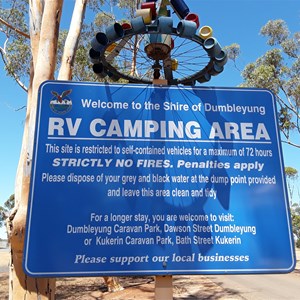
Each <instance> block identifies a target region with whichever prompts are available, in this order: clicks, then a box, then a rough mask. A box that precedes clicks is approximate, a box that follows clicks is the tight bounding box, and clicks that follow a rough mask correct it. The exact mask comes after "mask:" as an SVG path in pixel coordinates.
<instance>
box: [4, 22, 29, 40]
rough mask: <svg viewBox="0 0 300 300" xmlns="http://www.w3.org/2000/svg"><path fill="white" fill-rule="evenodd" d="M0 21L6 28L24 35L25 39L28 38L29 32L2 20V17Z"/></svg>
mask: <svg viewBox="0 0 300 300" xmlns="http://www.w3.org/2000/svg"><path fill="white" fill-rule="evenodd" d="M0 23H2V24H4V25H5V26H7V27H8V28H10V29H12V30H13V31H15V32H16V33H18V34H20V35H22V36H24V37H25V38H27V39H30V36H29V34H27V33H25V32H23V31H22V30H20V29H18V28H16V27H14V26H12V25H10V24H9V23H7V22H6V21H5V20H3V19H2V18H0Z"/></svg>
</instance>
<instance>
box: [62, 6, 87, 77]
mask: <svg viewBox="0 0 300 300" xmlns="http://www.w3.org/2000/svg"><path fill="white" fill-rule="evenodd" d="M86 3H87V0H76V3H75V7H74V11H73V15H72V20H71V24H70V28H69V32H68V36H67V39H66V43H65V47H64V53H63V57H62V62H61V67H60V70H59V74H58V79H59V80H71V79H72V68H73V64H74V59H75V54H76V50H77V45H78V41H79V36H80V32H81V28H82V23H83V19H84V14H85V8H86Z"/></svg>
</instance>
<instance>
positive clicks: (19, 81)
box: [0, 47, 28, 93]
mask: <svg viewBox="0 0 300 300" xmlns="http://www.w3.org/2000/svg"><path fill="white" fill-rule="evenodd" d="M0 53H1V57H2V61H3V63H4V65H5V67H6V68H8V65H7V60H6V53H5V51H4V50H3V49H2V48H1V47H0ZM11 75H12V76H13V78H14V79H15V81H16V82H17V84H18V85H19V86H20V87H21V88H22V89H23V90H24V91H25V92H26V93H27V92H28V89H27V87H26V86H25V84H24V83H23V82H22V81H21V80H20V79H19V77H18V76H17V75H16V74H15V73H11Z"/></svg>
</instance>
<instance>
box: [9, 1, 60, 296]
mask: <svg viewBox="0 0 300 300" xmlns="http://www.w3.org/2000/svg"><path fill="white" fill-rule="evenodd" d="M62 4H63V0H47V1H45V2H44V1H39V0H31V1H30V3H29V5H30V12H31V14H35V17H36V19H35V20H33V16H31V21H32V23H31V24H33V27H31V28H34V30H35V32H36V34H33V31H31V34H32V39H31V42H32V48H33V53H32V54H33V64H32V70H31V71H32V72H31V78H30V89H29V93H28V102H27V114H26V120H25V126H24V133H23V144H22V149H21V156H20V162H19V166H18V171H17V177H16V191H15V192H16V193H15V194H16V207H15V209H14V211H13V213H12V215H11V217H10V222H9V228H10V244H11V262H10V296H9V299H12V300H19V299H24V300H31V299H40V300H42V299H54V297H55V279H50V278H32V277H29V276H27V275H26V274H25V273H24V271H23V268H22V259H23V247H24V236H25V226H26V214H27V205H28V196H29V186H30V173H31V162H32V154H33V153H32V149H33V137H34V129H35V116H36V108H37V95H38V87H39V85H40V84H41V83H42V82H43V81H45V80H48V79H53V74H54V69H55V63H56V50H57V39H58V31H59V22H60V16H61V11H62ZM39 16H40V17H41V18H40V21H38V20H39ZM34 21H37V22H34ZM39 23H40V24H41V32H40V34H39V30H38V28H39Z"/></svg>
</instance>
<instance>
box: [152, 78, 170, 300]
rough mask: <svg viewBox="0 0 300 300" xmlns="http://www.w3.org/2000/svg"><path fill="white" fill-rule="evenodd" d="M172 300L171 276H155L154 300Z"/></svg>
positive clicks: (161, 80)
mask: <svg viewBox="0 0 300 300" xmlns="http://www.w3.org/2000/svg"><path fill="white" fill-rule="evenodd" d="M153 84H156V85H167V84H168V81H167V80H165V79H154V80H153ZM172 299H173V278H172V275H165V276H155V300H172Z"/></svg>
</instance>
